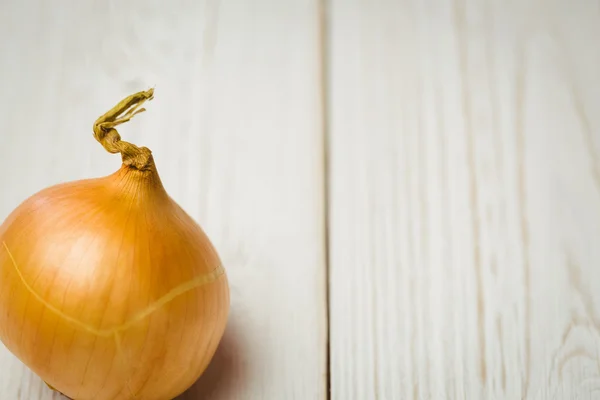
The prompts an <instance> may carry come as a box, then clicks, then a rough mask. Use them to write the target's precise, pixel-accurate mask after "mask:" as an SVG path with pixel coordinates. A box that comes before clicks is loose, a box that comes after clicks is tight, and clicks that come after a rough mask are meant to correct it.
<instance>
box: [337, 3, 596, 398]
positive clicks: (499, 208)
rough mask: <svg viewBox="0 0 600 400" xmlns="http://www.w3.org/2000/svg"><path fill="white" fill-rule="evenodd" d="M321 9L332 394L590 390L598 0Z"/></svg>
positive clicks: (510, 394) (583, 394) (496, 394)
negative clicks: (326, 51)
mask: <svg viewBox="0 0 600 400" xmlns="http://www.w3.org/2000/svg"><path fill="white" fill-rule="evenodd" d="M330 15H331V32H332V33H331V40H330V43H329V48H330V49H331V53H330V67H329V77H330V82H329V88H330V92H331V95H330V99H329V108H330V110H331V117H330V121H331V122H330V131H331V132H330V135H331V138H330V154H331V157H330V163H331V177H330V182H331V186H330V233H331V236H330V243H331V249H330V254H331V265H330V268H331V276H330V287H331V307H330V313H331V314H330V318H331V381H332V398H333V399H339V400H342V399H343V400H351V399H376V398H381V399H517V398H519V399H520V398H527V399H554V398H557V399H559V398H560V399H575V398H582V399H583V398H585V399H589V398H592V397H594V396H595V395H596V394H597V393H598V392H597V390H598V389H599V383H598V382H599V380H598V378H599V375H600V355H599V350H598V349H600V315H599V314H598V312H600V311H598V310H599V308H600V294H599V293H600V279H599V278H600V268H598V265H599V263H600V246H598V245H597V243H598V241H599V240H600V159H599V154H600V114H598V112H597V110H598V109H599V107H600V91H598V88H599V87H600V73H599V71H600V46H599V45H598V38H600V13H599V12H598V3H597V2H593V1H585V0H584V1H577V2H570V3H568V2H561V1H547V2H542V1H518V2H506V1H501V0H456V1H443V0H430V1H418V0H403V1H387V0H374V1H369V2H365V1H358V0H332V4H331V10H330ZM594 398H596V397H594Z"/></svg>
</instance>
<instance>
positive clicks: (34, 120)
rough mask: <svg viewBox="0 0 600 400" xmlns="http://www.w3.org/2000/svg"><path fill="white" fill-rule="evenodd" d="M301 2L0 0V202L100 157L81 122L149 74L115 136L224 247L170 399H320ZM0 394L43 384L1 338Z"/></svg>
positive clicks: (319, 207) (322, 350) (318, 218)
mask: <svg viewBox="0 0 600 400" xmlns="http://www.w3.org/2000/svg"><path fill="white" fill-rule="evenodd" d="M318 47H319V29H318V5H317V3H316V2H315V1H313V0H301V1H287V0H286V1H277V2H275V1H269V0H259V1H253V2H251V3H250V2H243V1H218V0H206V1H196V2H193V1H173V2H168V3H165V2H158V1H131V2H126V3H123V2H120V3H117V2H113V1H99V2H75V1H63V2H58V3H53V4H52V5H50V4H49V3H47V2H44V1H34V0H28V1H4V2H2V3H1V4H0V71H2V77H1V78H0V89H1V90H0V116H1V119H2V121H3V129H2V132H0V167H1V168H2V169H3V170H4V171H5V173H4V174H2V175H1V176H0V187H1V188H3V189H1V196H0V218H1V219H4V218H5V217H6V215H8V213H9V212H10V211H11V210H12V209H13V208H15V207H16V206H17V205H18V204H19V203H20V202H21V201H23V200H24V199H25V198H26V197H28V196H29V195H31V194H32V193H35V192H37V191H38V190H40V189H42V188H43V187H47V186H50V185H52V184H55V183H58V182H63V181H70V180H74V179H80V178H86V177H93V176H102V175H106V174H109V173H112V172H113V171H115V170H116V169H117V168H118V166H119V163H120V160H119V157H118V156H114V155H110V154H108V153H106V152H105V151H104V150H103V149H102V147H101V146H100V145H99V144H98V143H96V142H95V141H94V139H93V135H92V123H93V121H94V120H95V119H96V118H97V117H98V116H99V115H101V114H102V113H104V112H105V111H106V110H107V109H108V108H109V107H111V106H112V105H113V104H114V103H115V101H118V100H120V99H121V98H122V97H124V96H125V95H128V94H130V93H133V92H135V91H138V90H143V89H146V88H147V87H149V86H156V95H155V99H154V100H153V101H152V102H151V103H149V104H148V106H147V107H146V108H147V109H148V112H146V113H144V114H142V115H140V116H138V117H136V118H135V119H134V120H133V121H131V122H130V123H128V124H127V125H125V126H123V128H122V129H121V130H120V133H121V134H122V135H123V138H124V139H126V140H128V141H131V142H133V143H136V144H138V145H144V146H147V147H149V148H151V149H152V150H153V152H154V155H155V160H156V163H157V166H158V168H159V173H160V174H161V177H162V180H163V183H164V184H165V187H166V189H167V191H168V192H169V193H170V194H171V196H172V197H173V198H174V199H175V200H177V201H178V202H179V204H180V205H181V206H182V207H183V208H184V209H185V210H186V211H188V212H189V213H190V214H191V215H192V216H193V217H194V218H196V220H197V221H198V222H199V223H200V224H201V225H202V226H203V228H204V229H205V230H206V232H207V233H208V235H209V236H210V238H211V240H212V241H213V242H214V244H215V246H216V248H217V249H218V250H219V252H220V255H221V257H222V259H223V261H224V264H225V268H226V270H227V273H228V275H229V279H230V284H231V298H232V299H231V301H232V313H231V317H230V321H229V326H228V329H227V332H226V334H225V337H224V339H223V342H222V345H221V348H220V349H219V351H218V352H217V355H216V356H215V359H214V360H213V363H212V364H211V366H210V367H209V370H208V371H207V373H206V375H205V377H204V378H202V379H201V380H200V381H199V382H198V383H197V385H196V386H195V387H194V388H192V389H191V390H190V391H189V392H188V393H186V394H185V395H183V396H181V397H182V399H200V398H207V399H237V398H243V399H284V398H285V399H288V398H289V399H293V398H298V399H322V398H324V397H325V396H326V394H325V392H326V353H327V352H326V294H325V285H326V284H325V248H324V243H325V240H324V239H325V238H324V226H325V224H324V202H323V198H324V197H323V164H322V158H323V157H322V152H323V148H322V142H323V141H322V139H323V137H322V134H323V132H322V114H321V109H322V105H321V97H320V93H321V92H320V76H319V70H320V61H319V51H318ZM0 398H2V399H22V400H37V399H43V400H48V399H54V400H57V399H58V398H59V396H58V395H57V394H54V393H52V392H51V391H49V390H48V389H46V387H45V386H44V384H43V383H42V382H41V381H40V380H39V379H38V378H37V377H35V376H33V375H32V374H31V373H30V372H29V371H28V370H27V369H26V368H25V367H24V366H23V365H22V364H21V363H20V362H19V361H18V360H16V359H15V358H14V357H13V356H12V355H11V354H9V353H8V352H7V351H6V350H5V349H4V348H2V349H1V350H0Z"/></svg>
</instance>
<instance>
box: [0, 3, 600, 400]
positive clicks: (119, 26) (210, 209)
mask: <svg viewBox="0 0 600 400" xmlns="http://www.w3.org/2000/svg"><path fill="white" fill-rule="evenodd" d="M0 72H1V74H0V121H2V129H1V131H0V169H1V170H2V171H3V173H2V174H0V220H3V219H4V218H5V217H6V216H7V215H8V213H9V212H10V211H11V210H12V209H13V208H15V207H16V206H17V205H18V204H19V203H20V202H21V201H22V200H24V199H25V198H26V197H28V196H29V195H31V194H33V193H35V192H37V191H38V190H40V189H42V188H44V187H46V186H49V185H53V184H56V183H59V182H64V181H68V180H74V179H80V178H87V177H94V176H101V175H106V174H109V173H111V172H113V171H114V170H115V169H116V168H118V166H119V162H120V159H119V157H118V156H111V155H109V154H107V153H105V151H104V150H103V149H102V148H101V147H100V146H99V144H98V143H97V142H95V140H94V139H93V136H92V131H91V126H92V123H93V121H94V120H95V119H96V118H97V117H98V116H99V115H100V114H102V113H103V112H104V111H106V110H107V109H108V108H110V107H111V106H112V105H114V103H115V101H117V100H119V99H121V98H122V97H124V96H126V95H128V94H131V93H133V92H135V91H138V90H143V89H146V88H148V87H150V86H155V87H156V98H155V100H154V101H153V102H151V103H150V104H149V105H148V107H147V108H148V112H147V113H145V114H143V115H141V116H139V117H137V118H136V119H134V120H133V121H132V122H131V123H129V124H127V125H125V126H123V128H122V129H121V133H122V135H123V136H124V137H125V138H126V139H127V140H129V141H131V142H133V143H136V144H139V145H144V146H148V147H149V148H151V149H152V150H153V152H154V154H155V158H156V162H157V165H158V166H159V171H160V173H161V176H162V177H163V180H164V184H165V186H166V188H167V190H168V191H169V193H170V194H171V195H172V196H173V197H174V198H175V199H176V200H177V201H178V202H179V203H180V204H181V205H182V206H183V207H184V208H185V209H186V210H187V211H188V212H189V213H190V214H191V215H192V216H193V217H194V218H196V219H197V220H198V222H200V224H201V225H202V226H203V227H204V228H205V230H206V231H207V233H208V234H209V235H210V237H211V239H212V240H213V241H214V243H215V245H216V247H217V248H218V250H219V252H220V254H221V256H222V258H223V260H224V262H225V267H226V268H227V271H228V274H229V276H230V281H231V290H232V314H231V318H230V321H229V326H228V329H227V332H226V335H225V337H224V339H223V342H222V345H221V347H220V349H219V351H218V353H217V355H216V357H215V359H214V360H213V363H212V364H211V366H210V368H209V370H208V371H207V372H206V374H205V375H204V377H203V378H201V380H200V381H199V382H198V383H197V384H196V385H195V386H194V387H193V388H192V389H191V390H190V391H189V392H188V393H186V394H185V395H184V396H182V397H181V398H182V399H211V400H212V399H216V400H226V399H243V400H245V399H257V400H262V399H264V400H283V399H299V400H309V399H326V398H331V399H336V400H353V399H356V400H372V399H521V398H526V399H595V398H599V399H600V244H599V243H600V3H598V1H597V0H572V1H567V0H546V1H542V0H539V1H536V0H456V1H451V0H369V1H359V0H329V1H328V2H323V1H319V0H253V1H243V0H198V1H171V2H159V1H147V0H135V1H127V2H124V1H122V2H117V1H93V2H92V1H75V0H70V1H67V0H59V1H53V2H48V1H42V0H4V1H2V2H0ZM24 148H27V149H28V150H27V152H25V153H23V151H22V150H23V149H24ZM329 388H330V389H329ZM58 398H59V395H57V394H54V393H52V392H51V391H49V390H48V389H46V387H45V385H44V384H43V383H42V382H41V381H40V380H39V379H38V378H37V377H36V376H34V375H33V374H32V373H31V372H29V371H28V370H27V369H26V368H25V367H24V366H22V364H21V363H20V362H19V361H18V360H16V359H15V358H14V357H13V356H12V355H11V354H10V353H9V352H8V351H7V350H6V349H4V348H3V347H2V348H0V399H2V400H4V399H6V400H14V399H20V400H38V399H44V400H47V399H58Z"/></svg>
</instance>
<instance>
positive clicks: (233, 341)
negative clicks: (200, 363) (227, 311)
mask: <svg viewBox="0 0 600 400" xmlns="http://www.w3.org/2000/svg"><path fill="white" fill-rule="evenodd" d="M240 348H241V344H240V341H239V339H238V336H237V331H236V330H235V329H234V327H233V326H231V324H228V326H227V328H226V329H225V333H224V334H223V337H222V339H221V342H220V343H219V347H218V348H217V350H216V352H215V355H214V356H213V358H212V360H211V362H210V364H209V365H208V367H207V368H206V370H205V371H204V373H203V374H202V376H200V378H199V379H198V380H197V381H196V382H195V383H194V384H193V385H192V387H190V388H189V389H188V390H187V391H185V392H184V393H183V394H181V395H180V396H178V397H177V398H175V399H174V400H209V399H210V400H213V399H230V398H232V396H233V395H234V394H235V389H236V387H239V385H240V382H241V381H243V379H244V375H245V373H244V372H245V371H244V370H243V366H242V363H241V362H240V360H241V359H242V357H240V351H241V350H240ZM238 394H239V393H238Z"/></svg>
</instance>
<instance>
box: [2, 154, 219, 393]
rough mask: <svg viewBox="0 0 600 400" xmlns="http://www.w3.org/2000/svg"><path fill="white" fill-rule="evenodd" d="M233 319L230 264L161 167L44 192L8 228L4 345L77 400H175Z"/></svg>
mask: <svg viewBox="0 0 600 400" xmlns="http://www.w3.org/2000/svg"><path fill="white" fill-rule="evenodd" d="M150 161H152V160H150ZM228 314H229V286H228V281H227V276H226V274H225V272H224V270H223V267H222V265H221V260H220V258H219V256H218V254H217V252H216V250H215V248H214V247H213V245H212V244H211V242H210V240H209V239H208V237H207V236H206V234H205V233H204V232H203V230H202V229H201V227H200V226H199V225H198V224H197V223H196V222H194V220H193V219H192V218H191V217H190V216H188V215H187V214H186V213H185V211H184V210H183V209H182V208H181V207H179V206H178V205H177V203H176V202H175V201H174V200H173V199H171V198H170V197H169V195H168V194H167V192H166V191H165V189H164V187H163V185H162V183H161V180H160V178H159V175H158V172H157V170H156V167H155V166H154V163H153V162H151V163H150V164H149V166H147V168H143V169H137V168H135V167H133V166H131V165H127V164H125V163H124V164H123V165H122V167H121V169H120V170H119V171H117V172H116V173H114V174H112V175H110V176H107V177H102V178H95V179H88V180H83V181H76V182H70V183H64V184H60V185H57V186H53V187H50V188H47V189H45V190H42V191H41V192H39V193H37V194H35V195H33V196H32V197H30V198H29V199H27V200H26V201H24V202H23V203H22V204H21V205H20V206H18V207H17V208H16V209H15V210H14V211H13V212H12V213H11V214H10V215H9V217H8V218H7V220H6V221H5V222H4V223H3V224H2V225H1V226H0V340H1V341H2V342H3V343H4V345H5V346H6V347H7V348H8V349H9V350H10V351H11V352H12V353H13V354H15V355H16V356H17V357H18V358H19V359H20V360H21V361H22V362H23V363H24V364H25V365H27V366H28V367H29V368H31V369H32V370H33V371H34V372H35V373H36V374H37V375H39V376H40V377H41V378H42V379H43V380H44V381H46V382H47V383H48V384H49V385H51V386H52V387H54V388H56V390H58V391H60V392H62V393H63V394H65V395H66V396H68V397H70V398H72V399H75V400H91V399H97V400H121V399H131V398H138V399H144V400H168V399H173V398H174V397H176V396H178V395H179V394H181V393H183V392H184V391H185V390H186V389H188V388H189V387H190V386H191V385H192V384H193V383H194V382H195V381H196V380H197V379H198V378H199V377H200V375H201V374H202V373H203V372H204V370H205V369H206V367H207V366H208V364H209V362H210V360H211V359H212V357H213V355H214V353H215V351H216V348H217V346H218V344H219V342H220V340H221V338H222V336H223V333H224V330H225V326H226V324H227V319H228Z"/></svg>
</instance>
